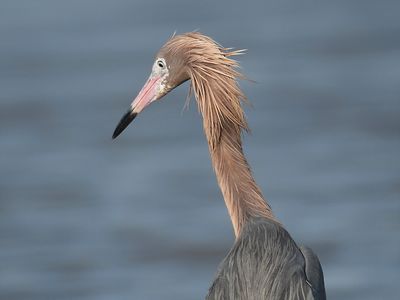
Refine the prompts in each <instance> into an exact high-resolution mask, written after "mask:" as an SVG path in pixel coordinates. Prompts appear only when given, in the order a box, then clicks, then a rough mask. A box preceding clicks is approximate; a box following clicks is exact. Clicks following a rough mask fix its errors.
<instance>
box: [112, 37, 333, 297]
mask: <svg viewBox="0 0 400 300" xmlns="http://www.w3.org/2000/svg"><path fill="white" fill-rule="evenodd" d="M241 53H242V51H240V50H239V51H234V50H232V49H230V48H223V47H221V46H220V45H219V44H217V43H216V42H215V41H213V40H212V39H211V38H209V37H207V36H205V35H202V34H201V33H198V32H191V33H186V34H182V35H177V36H173V37H172V38H171V39H170V40H169V41H168V42H167V43H166V44H165V45H164V46H163V47H162V48H161V49H160V51H159V52H158V54H157V56H156V59H155V62H154V64H153V68H152V72H151V75H150V77H149V79H148V80H147V82H146V84H145V85H144V87H143V88H142V90H141V91H140V92H139V95H138V96H137V97H136V99H135V100H134V101H133V102H132V104H131V106H130V108H129V110H128V112H127V113H126V114H125V115H124V116H123V117H122V119H121V121H120V122H119V124H118V126H117V128H116V129H115V131H114V134H113V138H116V137H117V136H118V135H119V134H120V133H121V132H122V131H123V130H124V129H125V128H126V127H127V126H128V125H129V123H130V122H131V121H132V120H133V119H134V118H135V117H136V116H137V114H139V113H140V112H141V111H142V110H143V109H144V108H145V107H146V106H148V105H149V104H150V103H151V102H153V101H156V100H159V99H161V98H162V97H163V96H164V95H165V94H167V93H168V92H169V91H171V90H172V89H174V88H175V87H177V86H179V85H180V84H181V83H183V82H185V81H187V80H191V87H190V88H191V89H192V91H193V92H194V95H195V98H196V100H197V104H198V108H199V110H200V112H201V114H202V116H203V126H204V132H205V135H206V138H207V141H208V146H209V150H210V155H211V160H212V165H213V167H214V170H215V173H216V176H217V180H218V184H219V186H220V188H221V191H222V194H223V197H224V200H225V203H226V206H227V208H228V211H229V215H230V217H231V220H232V224H233V229H234V232H235V236H236V241H235V243H234V245H233V247H232V249H231V250H230V251H229V253H228V255H227V256H226V257H225V259H224V260H223V261H222V263H221V265H220V267H219V270H218V272H217V275H216V277H215V279H214V282H213V283H212V285H211V287H210V289H209V291H208V295H207V297H206V299H235V300H238V299H251V300H259V299H319V300H320V299H325V298H326V296H325V287H324V278H323V273H322V269H321V265H320V263H319V260H318V257H317V256H316V255H315V254H314V253H313V252H312V250H311V249H309V248H307V247H299V246H297V244H296V243H295V241H294V240H293V239H292V237H291V236H290V235H289V233H288V232H287V231H286V230H285V229H284V227H283V226H282V225H281V223H279V222H278V221H277V219H276V217H275V216H274V214H273V213H272V210H271V207H270V206H269V204H268V203H267V202H266V201H265V199H264V197H263V195H262V193H261V190H260V188H259V187H258V185H257V184H256V182H255V181H254V178H253V175H252V173H251V170H250V167H249V165H248V163H247V161H246V158H245V156H244V154H243V150H242V140H241V134H242V132H243V131H246V130H247V129H248V127H247V123H246V119H245V116H244V114H243V110H242V107H241V100H243V99H245V96H244V95H243V93H242V91H241V90H240V88H239V86H238V84H237V79H238V78H241V77H242V76H241V74H240V73H239V72H238V71H237V66H238V64H237V62H236V61H235V60H233V59H232V58H231V56H234V55H238V54H241Z"/></svg>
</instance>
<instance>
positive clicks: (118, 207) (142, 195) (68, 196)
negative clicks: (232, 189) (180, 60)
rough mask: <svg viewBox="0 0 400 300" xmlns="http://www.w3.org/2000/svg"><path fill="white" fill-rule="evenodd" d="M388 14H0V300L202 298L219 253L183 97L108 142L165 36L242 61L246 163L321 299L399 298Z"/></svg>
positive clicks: (63, 7) (5, 10) (16, 9)
mask: <svg viewBox="0 0 400 300" xmlns="http://www.w3.org/2000/svg"><path fill="white" fill-rule="evenodd" d="M399 11H400V2H399V1H372V0H365V1H356V0H346V1H344V0H339V1H330V2H326V1H319V2H316V1H308V0H301V1H299V0H296V1H295V0H291V1H290V0H284V1H260V2H258V3H256V2H247V1H241V2H239V3H235V4H234V3H232V2H230V1H218V2H216V1H215V2H214V1H197V2H193V3H192V2H190V1H177V0H174V1H161V0H159V1H124V0H118V1H104V0H103V1H94V0H92V1H89V0H85V1H76V0H75V1H49V0H48V1H2V2H1V3H0V154H1V155H0V299H4V300H22V299H31V300H36V299H68V300H69V299H77V300H78V299H79V300H83V299H84V300H92V299H93V300H94V299H96V300H99V299H171V300H172V299H174V300H176V299H185V300H190V299H202V298H204V296H205V295H206V293H207V289H208V287H209V284H210V283H211V280H212V278H213V276H214V274H215V272H216V269H217V266H218V263H219V261H220V260H221V259H222V258H223V257H224V256H225V254H226V253H227V251H228V249H229V248H230V246H231V245H232V243H233V241H234V237H233V232H232V228H231V224H230V221H229V218H228V214H227V212H226V209H225V207H224V202H223V200H222V198H221V194H220V191H219V189H218V186H217V184H216V181H215V177H214V174H213V171H212V168H211V164H210V162H209V154H208V149H207V145H206V142H205V139H204V136H203V133H202V127H201V119H200V116H199V114H198V112H197V111H196V105H194V102H192V106H191V107H190V109H189V110H188V111H184V112H182V108H183V105H184V102H185V98H186V94H187V90H188V84H185V85H183V86H182V87H179V88H178V89H177V90H175V91H173V92H171V93H170V94H169V95H168V96H166V97H165V98H164V99H163V100H162V101H160V102H159V103H156V104H154V105H152V106H151V107H150V108H148V109H147V110H146V111H145V112H144V113H143V114H142V115H141V116H140V117H138V119H137V120H135V122H134V124H132V125H131V126H130V127H129V128H128V129H127V131H126V132H124V133H123V135H122V136H121V137H120V138H118V139H117V140H116V141H112V140H111V134H112V132H113V129H114V127H115V125H116V124H117V122H118V121H119V119H120V117H121V116H122V114H123V113H124V112H125V111H126V109H127V108H128V105H129V103H130V101H131V99H132V97H134V96H135V95H136V94H137V92H138V91H139V90H140V88H141V86H142V84H143V83H144V81H145V80H146V78H147V76H148V74H149V71H150V68H151V65H152V63H153V57H154V54H155V53H156V52H157V50H158V48H159V47H160V46H161V45H162V44H163V43H164V42H165V41H166V39H167V38H168V37H169V36H170V35H171V34H172V33H173V32H174V31H175V30H176V31H177V32H178V33H180V32H186V31H190V30H194V29H200V30H201V31H202V32H204V33H206V34H208V35H210V36H212V37H213V38H215V39H216V40H218V41H219V42H220V43H222V44H223V45H224V46H227V47H237V48H246V49H248V53H247V54H246V55H244V56H241V57H240V61H241V65H242V68H243V72H244V73H245V74H246V75H247V76H248V77H250V78H251V79H253V80H255V81H256V82H257V83H251V82H242V83H241V86H242V88H243V90H244V91H245V93H246V95H247V96H248V98H249V99H250V100H251V102H252V104H253V107H246V114H247V117H248V119H249V123H250V126H251V128H252V135H249V136H246V137H245V141H244V142H245V151H246V154H247V156H248V159H249V162H250V163H251V165H252V166H253V170H254V173H255V177H256V179H257V181H258V183H259V184H260V186H261V187H262V189H263V191H264V194H265V195H266V197H267V199H268V200H269V202H270V203H271V205H272V207H273V209H274V211H275V213H276V215H277V216H278V218H279V219H280V220H281V221H282V222H283V223H284V224H285V226H286V228H287V229H288V230H289V231H290V232H291V234H292V236H293V237H294V238H295V240H296V241H298V242H299V244H306V245H308V246H310V247H312V248H313V249H314V250H315V252H317V253H318V255H319V257H320V259H321V262H322V265H323V268H324V272H325V281H326V288H327V293H328V297H329V299H370V300H372V299H374V300H375V299H398V297H399V296H398V295H399V294H400V288H399V285H398V283H399V278H400V234H399V231H400V159H399V150H400V139H399V136H400V118H399V114H400V98H399V97H400V96H399V95H400V79H399V78H400V38H399V37H400V18H399Z"/></svg>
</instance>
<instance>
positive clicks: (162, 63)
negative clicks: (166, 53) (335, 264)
mask: <svg viewBox="0 0 400 300" xmlns="http://www.w3.org/2000/svg"><path fill="white" fill-rule="evenodd" d="M157 66H159V67H160V68H161V69H164V68H165V63H164V62H163V61H162V60H161V59H160V60H158V61H157Z"/></svg>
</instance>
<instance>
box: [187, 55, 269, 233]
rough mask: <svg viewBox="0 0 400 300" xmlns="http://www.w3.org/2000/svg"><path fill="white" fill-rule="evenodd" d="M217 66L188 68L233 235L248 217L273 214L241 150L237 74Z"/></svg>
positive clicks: (241, 118)
mask: <svg viewBox="0 0 400 300" xmlns="http://www.w3.org/2000/svg"><path fill="white" fill-rule="evenodd" d="M228 62H229V61H228ZM218 66H220V65H218ZM214 68H216V67H214ZM220 68H225V69H222V70H220V69H218V70H213V69H210V70H208V72H202V73H201V71H195V70H192V72H191V79H192V88H193V91H194V93H195V96H196V99H197V103H198V106H199V110H200V112H201V114H202V116H203V126H204V132H205V134H206V137H207V141H208V145H209V149H210V154H211V160H212V164H213V167H214V170H215V173H216V176H217V180H218V184H219V186H220V188H221V191H222V194H223V196H224V199H225V203H226V206H227V208H228V212H229V215H230V217H231V220H232V224H233V228H234V231H235V235H236V237H237V236H238V235H239V234H240V231H241V229H242V227H243V225H244V224H245V223H246V222H247V221H248V220H250V219H251V218H253V217H265V218H269V219H275V218H274V216H273V214H272V211H271V208H270V206H269V205H268V204H267V202H266V201H265V200H264V198H263V196H262V193H261V190H260V188H259V187H258V186H257V184H256V182H255V180H254V178H253V175H252V173H251V170H250V167H249V165H248V163H247V160H246V158H245V156H244V154H243V149H242V140H241V134H242V131H243V130H246V129H247V123H246V119H245V116H244V112H243V109H242V107H241V99H244V95H243V93H242V91H241V90H240V88H239V86H238V84H237V82H236V78H237V77H238V76H239V75H240V74H239V73H237V72H236V71H235V70H234V69H233V68H232V67H228V64H224V65H222V66H220ZM199 69H202V68H201V67H199ZM221 73H224V74H227V75H226V76H221V75H220V74H221Z"/></svg>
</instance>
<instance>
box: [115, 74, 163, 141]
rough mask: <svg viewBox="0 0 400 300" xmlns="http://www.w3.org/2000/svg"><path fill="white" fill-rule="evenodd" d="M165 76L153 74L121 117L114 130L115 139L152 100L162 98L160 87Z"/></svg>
mask: <svg viewBox="0 0 400 300" xmlns="http://www.w3.org/2000/svg"><path fill="white" fill-rule="evenodd" d="M162 80H163V78H162V77H161V76H157V75H156V76H153V75H151V76H150V77H149V79H148V80H147V82H146V83H145V85H144V86H143V88H142V89H141V91H140V92H139V95H137V97H136V98H135V100H133V102H132V104H131V107H130V108H129V110H128V111H127V113H126V114H125V115H124V116H123V117H122V118H121V120H120V121H119V123H118V125H117V127H116V128H115V130H114V133H113V136H112V138H113V139H115V138H116V137H117V136H119V135H120V134H121V132H122V131H123V130H124V129H125V128H126V127H127V126H128V125H129V124H130V123H131V122H132V121H133V119H134V118H135V117H136V116H137V115H138V113H140V112H141V111H142V110H143V109H144V108H145V107H146V106H148V105H149V104H150V103H151V102H153V101H155V100H157V99H158V98H160V96H161V95H160V94H161V93H160V88H161V82H162Z"/></svg>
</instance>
